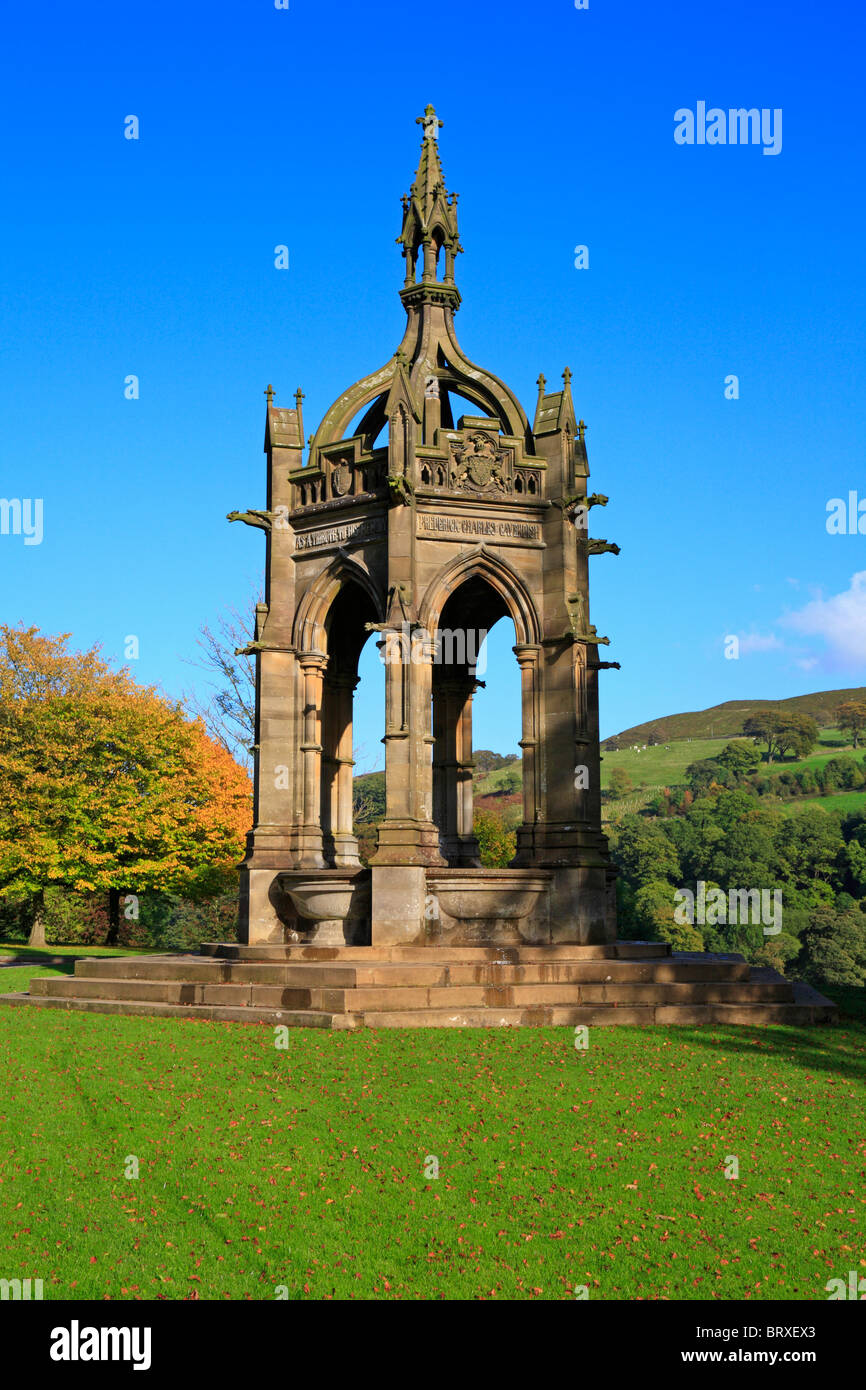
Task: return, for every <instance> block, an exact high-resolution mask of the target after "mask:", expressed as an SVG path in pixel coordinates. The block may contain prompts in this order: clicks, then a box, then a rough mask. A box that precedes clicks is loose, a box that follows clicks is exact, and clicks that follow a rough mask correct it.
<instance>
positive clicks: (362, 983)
mask: <svg viewBox="0 0 866 1390" xmlns="http://www.w3.org/2000/svg"><path fill="white" fill-rule="evenodd" d="M91 977H99V978H100V979H130V980H165V981H175V980H177V981H184V982H187V983H203V984H214V985H216V984H256V985H264V984H272V985H282V986H283V987H284V988H298V989H311V988H344V989H351V988H366V987H370V986H374V985H380V986H387V987H394V986H417V987H419V988H420V987H427V988H433V987H435V986H446V985H447V986H457V985H484V986H487V987H493V986H506V985H509V986H510V985H532V984H535V985H546V984H549V985H554V984H578V983H584V982H585V983H596V984H605V983H633V984H643V983H647V984H648V983H666V982H681V983H693V982H696V981H707V982H723V981H726V980H730V981H734V980H744V981H745V980H748V979H749V978H751V977H750V972H749V966H748V964H747V963H746V961H745V960H743V958H742V957H741V956H729V957H724V958H723V957H710V958H708V959H705V960H698V959H694V958H692V957H691V956H687V957H680V956H668V957H665V958H661V959H658V960H652V959H648V960H613V959H609V960H593V959H589V960H554V961H544V960H541V961H530V962H526V963H520V964H510V963H500V962H498V961H479V962H469V961H463V960H456V961H454V960H452V959H451V958H450V956H448V955H447V954H446V953H443V954H442V956H441V957H440V958H439V959H438V960H437V961H435V962H429V963H428V962H422V961H417V962H414V961H405V962H403V961H375V960H373V961H371V960H370V958H369V956H368V957H367V960H366V962H361V961H358V962H351V963H350V962H318V961H309V960H304V961H299V962H297V963H295V964H292V963H279V962H275V963H273V964H263V963H261V962H259V961H245V960H244V961H202V960H200V959H198V958H197V957H183V956H181V957H178V956H163V957H158V956H151V957H148V958H144V957H135V956H131V957H125V958H124V957H120V958H118V959H116V960H111V961H107V960H104V959H90V960H80V961H79V962H78V963H77V965H76V969H75V977H74V978H75V979H82V978H91Z"/></svg>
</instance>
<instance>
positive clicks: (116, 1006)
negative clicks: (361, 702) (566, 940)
mask: <svg viewBox="0 0 866 1390" xmlns="http://www.w3.org/2000/svg"><path fill="white" fill-rule="evenodd" d="M72 983H74V981H71V980H69V979H65V980H63V981H60V980H50V979H42V980H39V981H37V980H34V981H32V982H31V984H32V985H36V984H40V985H44V984H51V985H54V986H68V985H69V984H72ZM91 983H92V982H91ZM111 983H116V982H111ZM756 983H759V984H763V985H766V984H767V983H768V981H766V980H763V981H758V982H756ZM769 983H772V982H771V981H770V982H769ZM218 988H219V987H209V992H210V991H211V990H212V991H213V993H216V992H217V989H218ZM445 993H447V994H448V996H449V999H450V1001H451V1002H450V1007H423V1008H419V1007H417V1004H416V1006H415V1007H413V1008H411V1009H399V1008H397V1009H382V1010H376V1009H367V1010H365V1011H364V1012H363V1013H350V1012H345V1013H343V1012H338V1011H334V1012H328V1011H327V1010H325V1009H321V1010H318V1009H292V1008H285V1007H284V1008H277V1007H266V1006H265V1005H264V1004H263V1003H256V1004H255V1005H247V1006H238V1005H236V1004H230V1003H227V1002H225V1001H224V1002H222V1003H216V1002H213V1003H205V1002H201V1003H192V1002H189V1001H184V1002H180V1003H174V1002H168V1001H163V1000H154V999H132V998H124V997H119V998H85V997H81V996H76V995H70V994H68V993H66V992H65V990H63V989H61V990H60V991H56V992H55V991H51V992H47V991H44V990H41V989H40V990H37V991H35V992H33V993H31V994H23V993H22V994H5V995H0V1005H2V1004H8V1005H13V1006H30V1007H35V1008H55V1009H76V1010H83V1011H85V1012H91V1013H107V1014H124V1015H130V1016H133V1017H135V1016H140V1017H156V1018H199V1019H205V1020H208V1021H220V1022H226V1023H257V1024H268V1025H277V1024H282V1025H284V1026H287V1027H294V1028H335V1029H356V1028H359V1027H362V1026H364V1025H366V1026H367V1027H370V1028H459V1027H462V1028H491V1027H576V1026H578V1025H581V1024H582V1025H586V1026H588V1027H590V1026H591V1027H606V1026H611V1025H624V1024H636V1025H642V1024H647V1025H649V1024H675V1025H680V1026H682V1025H686V1026H706V1025H708V1024H738V1025H743V1026H747V1027H756V1026H762V1025H765V1024H793V1025H795V1026H804V1025H807V1024H815V1023H831V1022H834V1021H835V1018H836V1014H837V1010H836V1005H835V1004H833V1003H832V1002H831V1001H830V1000H829V999H825V998H824V997H823V996H822V995H820V994H819V993H818V992H817V991H816V990H814V989H812V988H811V987H810V986H808V985H801V984H796V985H794V986H793V1000H790V1001H789V1002H782V1001H779V1002H770V1001H766V1000H756V1001H754V1002H744V1001H743V1000H739V1001H736V1002H727V1003H726V1002H721V1001H707V1002H703V1003H701V1002H691V1003H681V1004H677V1003H666V1002H664V1001H662V1000H659V999H657V998H655V997H654V996H653V997H648V998H647V1002H645V1003H644V1004H638V1003H624V1004H618V1003H616V1002H613V1003H611V1002H608V1003H598V1004H592V1003H589V1002H586V1003H582V1004H565V1003H560V1004H535V1005H513V1006H505V1007H495V1006H492V1005H484V1006H480V1007H479V1006H478V1005H471V1004H469V1005H458V1004H457V1002H456V1000H455V999H454V998H453V995H452V993H451V992H450V991H445ZM648 995H649V991H648ZM220 997H221V998H222V997H223V996H222V994H221V995H220Z"/></svg>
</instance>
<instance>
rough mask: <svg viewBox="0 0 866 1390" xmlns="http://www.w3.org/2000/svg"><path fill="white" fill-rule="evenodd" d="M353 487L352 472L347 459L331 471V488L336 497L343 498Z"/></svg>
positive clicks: (341, 460)
mask: <svg viewBox="0 0 866 1390" xmlns="http://www.w3.org/2000/svg"><path fill="white" fill-rule="evenodd" d="M351 486H352V470H351V468H350V467H349V465H348V464H347V463H346V461H345V459H340V462H339V463H338V464H337V465H336V466H335V467H334V468H333V469H332V470H331V487H332V488H333V490H334V496H335V497H343V496H344V495H345V493H347V492H348V491H349V488H350V487H351Z"/></svg>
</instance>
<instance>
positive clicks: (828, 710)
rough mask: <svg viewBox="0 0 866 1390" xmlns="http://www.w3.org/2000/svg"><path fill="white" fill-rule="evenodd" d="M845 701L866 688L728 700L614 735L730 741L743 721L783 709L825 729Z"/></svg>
mask: <svg viewBox="0 0 866 1390" xmlns="http://www.w3.org/2000/svg"><path fill="white" fill-rule="evenodd" d="M845 700H860V701H866V687H864V686H857V687H856V688H855V689H853V690H818V691H816V692H815V694H814V695H794V696H793V697H792V698H791V699H790V700H727V701H725V703H724V704H722V705H712V706H711V707H710V709H703V710H693V711H692V712H691V713H688V714H667V715H663V716H661V717H660V718H658V719H648V720H647V721H646V723H644V724H635V725H633V726H632V728H630V729H624V730H623V732H622V733H621V734H617V738H624V739H628V740H630V741H631V742H634V743H646V741H647V736H648V734H649V732H650V730H651V729H655V728H660V729H663V730H664V732H665V735H666V737H665V743H671V742H672V741H673V740H681V739H687V738H692V739H697V738H730V737H731V736H733V735H736V734H739V733H742V730H743V720H744V719H748V718H749V715H751V714H756V713H757V712H758V710H762V709H786V710H794V711H796V713H797V714H810V715H811V716H812V718H813V719H814V720H815V722H816V724H817V725H818V727H819V728H824V727H825V726H826V725H829V724H832V723H833V722H834V720H835V718H836V710H837V709H838V708H839V706H840V705H841V704H842V703H843V701H845Z"/></svg>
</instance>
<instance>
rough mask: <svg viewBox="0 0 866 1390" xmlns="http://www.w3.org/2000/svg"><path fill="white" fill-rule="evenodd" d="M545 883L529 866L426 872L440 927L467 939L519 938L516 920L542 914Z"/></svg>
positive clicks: (544, 875)
mask: <svg viewBox="0 0 866 1390" xmlns="http://www.w3.org/2000/svg"><path fill="white" fill-rule="evenodd" d="M549 887H550V880H549V877H548V876H547V875H546V874H544V873H539V872H538V870H533V869H445V870H439V871H437V872H435V873H432V874H429V875H428V877H427V891H428V893H429V894H431V895H433V897H434V899H435V901H436V902H437V903H438V906H439V908H440V911H441V913H442V916H443V918H444V921H443V924H442V929H443V930H444V931H448V929H449V927H450V928H451V932H452V933H453V932H454V931H455V930H456V932H457V934H458V935H457V937H455V939H460V940H465V941H467V942H468V941H497V940H500V941H511V940H514V941H516V940H519V939H520V930H519V928H518V925H517V924H518V922H521V921H523V920H524V918H527V917H529V916H530V915H531V914H535V915H539V914H540V915H541V916H546V911H547V901H546V899H547V894H548V891H549ZM449 919H450V921H449Z"/></svg>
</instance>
